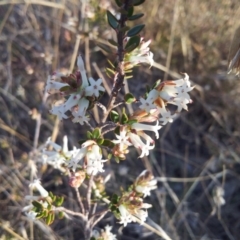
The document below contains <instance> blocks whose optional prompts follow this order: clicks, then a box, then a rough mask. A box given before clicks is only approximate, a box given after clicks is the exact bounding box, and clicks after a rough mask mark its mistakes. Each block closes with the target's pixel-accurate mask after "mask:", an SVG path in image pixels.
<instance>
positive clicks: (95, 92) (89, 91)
mask: <svg viewBox="0 0 240 240" xmlns="http://www.w3.org/2000/svg"><path fill="white" fill-rule="evenodd" d="M89 82H90V86H88V87H86V88H85V95H86V96H95V97H99V92H100V91H102V92H105V89H104V87H102V86H101V84H102V79H100V78H99V79H98V80H97V81H95V80H94V79H93V78H91V77H90V78H89Z"/></svg>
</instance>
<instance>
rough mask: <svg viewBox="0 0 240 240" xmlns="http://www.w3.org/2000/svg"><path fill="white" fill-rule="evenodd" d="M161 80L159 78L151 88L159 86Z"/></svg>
mask: <svg viewBox="0 0 240 240" xmlns="http://www.w3.org/2000/svg"><path fill="white" fill-rule="evenodd" d="M160 82H161V80H160V79H159V80H157V81H156V82H155V83H154V84H153V85H152V88H151V89H154V88H155V87H157V86H158V85H159V84H160Z"/></svg>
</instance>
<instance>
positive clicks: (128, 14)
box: [127, 6, 134, 17]
mask: <svg viewBox="0 0 240 240" xmlns="http://www.w3.org/2000/svg"><path fill="white" fill-rule="evenodd" d="M133 12H134V7H133V6H131V7H130V8H129V9H128V12H127V16H128V17H131V16H132V15H133Z"/></svg>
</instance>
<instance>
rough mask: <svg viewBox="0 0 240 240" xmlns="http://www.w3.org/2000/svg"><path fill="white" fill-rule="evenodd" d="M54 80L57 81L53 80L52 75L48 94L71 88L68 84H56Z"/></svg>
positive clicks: (48, 84) (47, 86) (49, 77)
mask: <svg viewBox="0 0 240 240" xmlns="http://www.w3.org/2000/svg"><path fill="white" fill-rule="evenodd" d="M53 77H54V76H53ZM54 80H55V79H53V78H52V76H50V75H49V76H48V79H47V85H46V91H47V92H48V93H54V92H56V91H59V90H60V89H61V88H62V87H66V86H69V85H68V84H67V83H61V82H56V81H54Z"/></svg>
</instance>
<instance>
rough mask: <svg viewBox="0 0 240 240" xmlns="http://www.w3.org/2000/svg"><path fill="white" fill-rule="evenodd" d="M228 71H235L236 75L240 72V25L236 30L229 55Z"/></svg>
mask: <svg viewBox="0 0 240 240" xmlns="http://www.w3.org/2000/svg"><path fill="white" fill-rule="evenodd" d="M228 63H229V65H228V73H230V72H232V71H234V72H235V73H236V75H239V74H240V27H238V28H237V29H236V31H235V34H234V37H233V40H232V43H231V47H230V51H229V55H228Z"/></svg>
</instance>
